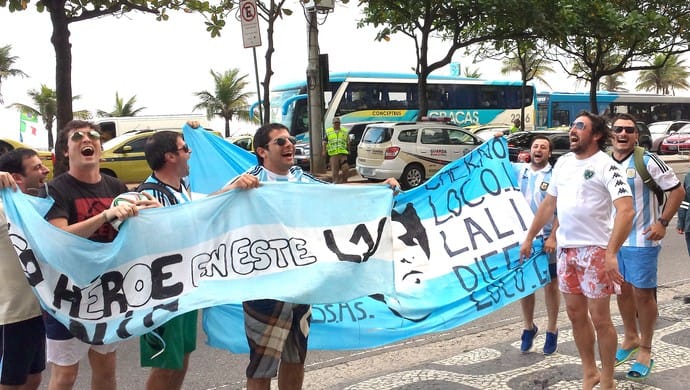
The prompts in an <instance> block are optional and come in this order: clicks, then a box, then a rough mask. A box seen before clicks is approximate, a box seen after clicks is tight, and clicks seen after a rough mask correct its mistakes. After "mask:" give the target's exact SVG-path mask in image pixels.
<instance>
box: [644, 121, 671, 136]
mask: <svg viewBox="0 0 690 390" xmlns="http://www.w3.org/2000/svg"><path fill="white" fill-rule="evenodd" d="M648 127H649V131H650V132H652V133H655V134H663V133H664V132H666V129H667V128H668V124H667V123H652V124H650V125H649V126H648Z"/></svg>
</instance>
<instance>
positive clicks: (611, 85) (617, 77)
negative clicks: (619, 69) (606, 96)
mask: <svg viewBox="0 0 690 390" xmlns="http://www.w3.org/2000/svg"><path fill="white" fill-rule="evenodd" d="M622 77H623V73H614V74H610V75H607V76H604V77H602V78H601V80H599V89H600V90H603V91H609V92H628V90H627V89H626V88H625V87H623V86H624V85H625V81H623V80H622Z"/></svg>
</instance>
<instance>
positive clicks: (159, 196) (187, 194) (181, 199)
mask: <svg viewBox="0 0 690 390" xmlns="http://www.w3.org/2000/svg"><path fill="white" fill-rule="evenodd" d="M144 183H156V184H160V185H163V186H165V187H166V188H167V189H168V190H169V191H170V192H171V193H172V194H173V195H175V199H177V203H178V204H179V203H187V202H191V201H192V192H191V191H190V190H189V185H188V184H187V183H186V182H185V180H184V179H183V180H182V181H180V188H174V187H171V186H169V185H167V184H165V183H163V182H162V181H160V180H158V178H157V177H156V176H155V175H153V174H152V175H151V176H149V177H148V178H147V179H146V180H144ZM142 192H148V193H149V194H151V195H152V196H153V197H154V198H155V199H156V200H157V201H158V202H159V203H160V204H162V205H163V206H166V207H167V206H171V204H170V201H169V200H168V197H167V196H166V195H165V194H164V193H163V192H161V191H158V190H144V191H142ZM195 195H196V196H194V198H195V199H198V198H200V197H203V196H204V195H201V194H195Z"/></svg>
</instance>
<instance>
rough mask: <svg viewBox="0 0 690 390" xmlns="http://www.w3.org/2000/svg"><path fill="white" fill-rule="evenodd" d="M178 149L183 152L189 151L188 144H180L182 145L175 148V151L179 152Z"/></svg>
mask: <svg viewBox="0 0 690 390" xmlns="http://www.w3.org/2000/svg"><path fill="white" fill-rule="evenodd" d="M180 150H181V151H183V152H185V153H189V152H191V149H189V145H184V146H182V147H180V148H177V150H176V151H177V152H179V151H180Z"/></svg>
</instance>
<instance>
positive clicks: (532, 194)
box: [513, 163, 555, 237]
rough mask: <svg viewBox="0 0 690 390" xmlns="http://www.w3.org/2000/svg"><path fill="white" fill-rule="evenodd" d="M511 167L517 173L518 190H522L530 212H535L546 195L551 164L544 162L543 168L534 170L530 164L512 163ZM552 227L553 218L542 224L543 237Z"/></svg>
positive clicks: (551, 170)
mask: <svg viewBox="0 0 690 390" xmlns="http://www.w3.org/2000/svg"><path fill="white" fill-rule="evenodd" d="M513 169H514V170H515V174H516V175H517V180H518V185H519V186H520V192H522V195H523V196H524V197H525V200H526V201H527V203H529V207H530V208H531V209H532V213H535V214H536V213H537V209H538V208H539V205H540V204H541V202H542V201H543V200H544V198H545V197H546V190H547V189H548V188H549V183H550V182H551V174H552V173H553V169H552V167H551V164H546V166H545V167H544V168H542V169H540V170H538V171H535V170H533V169H532V167H531V166H530V164H526V163H522V164H515V163H514V164H513ZM554 217H555V216H554ZM552 228H553V219H552V220H551V221H550V222H548V223H547V224H546V225H544V237H548V236H549V235H550V234H551V229H552Z"/></svg>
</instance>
